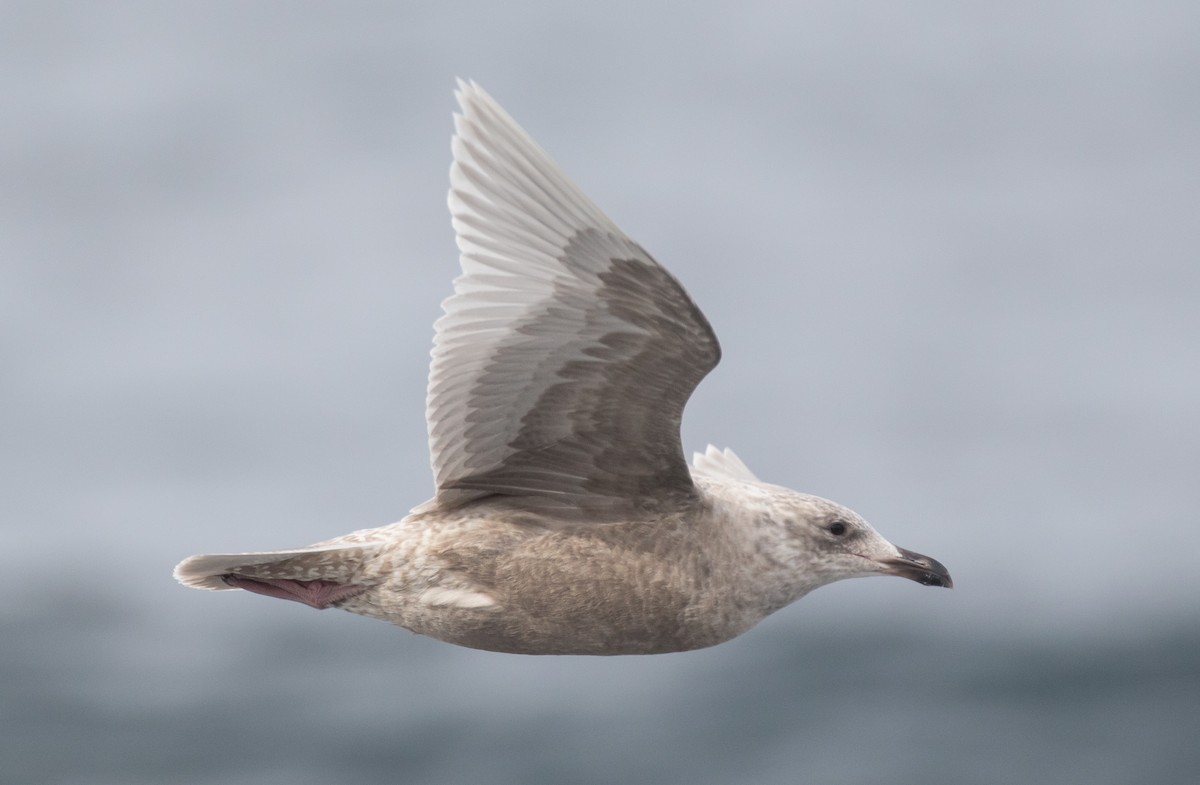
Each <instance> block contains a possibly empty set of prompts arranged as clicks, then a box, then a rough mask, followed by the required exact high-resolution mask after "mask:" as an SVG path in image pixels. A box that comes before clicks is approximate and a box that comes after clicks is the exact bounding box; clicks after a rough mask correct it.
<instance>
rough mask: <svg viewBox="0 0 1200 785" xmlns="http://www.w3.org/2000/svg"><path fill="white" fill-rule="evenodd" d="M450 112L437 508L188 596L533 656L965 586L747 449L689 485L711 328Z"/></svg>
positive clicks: (503, 131) (636, 260) (282, 557)
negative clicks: (863, 580) (692, 406)
mask: <svg viewBox="0 0 1200 785" xmlns="http://www.w3.org/2000/svg"><path fill="white" fill-rule="evenodd" d="M457 98H458V102H459V105H460V107H461V114H456V115H455V118H454V119H455V135H454V137H453V142H452V151H453V164H452V166H451V169H450V195H449V206H450V213H451V216H452V223H453V225H454V230H455V233H456V239H457V245H458V248H459V252H460V256H459V259H460V264H461V266H462V274H461V275H460V276H459V277H458V278H457V279H456V280H455V281H454V293H453V295H452V296H451V297H450V298H449V299H447V300H446V301H445V302H444V303H443V309H444V314H443V315H442V316H441V317H440V318H439V319H438V321H437V323H436V324H435V337H434V346H433V352H432V363H431V367H430V373H429V387H428V396H427V400H426V420H427V423H428V427H429V450H430V458H431V463H432V466H433V474H434V478H435V481H436V487H437V490H436V494H435V495H434V497H433V498H432V499H430V500H429V501H427V502H425V503H424V504H421V505H419V506H417V507H415V508H414V509H413V510H412V511H411V512H410V513H409V514H408V515H407V516H406V517H405V518H403V519H402V520H401V521H400V522H398V523H393V524H390V525H387V526H381V527H377V528H371V529H362V530H359V531H355V532H352V533H350V534H346V535H343V536H340V537H335V538H333V539H330V540H326V541H324V542H320V543H317V544H315V545H310V546H308V547H305V548H297V549H293V550H282V551H265V552H259V553H224V554H209V555H201V556H192V557H190V558H188V559H185V560H184V561H183V562H181V563H180V564H179V565H178V566H177V567H176V568H175V578H176V579H177V580H178V581H180V582H181V583H183V584H184V585H186V586H191V587H195V588H199V589H212V590H218V591H222V590H233V589H243V590H246V591H249V592H253V593H256V594H263V595H266V596H269V597H277V598H281V599H286V600H295V601H298V602H302V603H304V604H305V605H309V606H311V607H313V608H318V609H322V608H341V609H343V610H346V611H350V612H351V613H358V614H361V615H363V616H369V617H373V618H377V619H382V620H385V621H388V622H392V623H394V624H397V625H399V626H401V627H404V628H407V629H409V630H411V631H412V632H415V633H419V634H422V635H427V636H431V637H433V638H437V639H439V640H442V641H446V642H449V643H453V644H458V645H461V646H469V647H472V648H477V649H486V650H490V651H499V652H511V653H521V654H655V653H664V652H675V651H686V650H689V649H697V648H701V647H705V646H712V645H714V644H717V643H721V642H722V641H726V640H729V639H731V638H733V637H735V636H737V635H740V634H741V633H743V632H745V631H746V630H748V629H750V628H751V627H753V626H754V625H755V624H757V623H758V622H759V621H761V620H762V619H763V618H765V617H766V616H767V615H769V614H771V613H773V612H775V611H777V610H779V609H781V608H784V607H786V606H788V605H790V604H791V603H793V602H795V601H796V600H798V599H799V598H801V597H803V596H804V595H806V594H808V593H809V592H811V591H813V590H814V589H816V588H818V587H821V586H824V585H826V584H828V583H832V582H834V581H838V580H842V579H845V578H855V577H865V576H871V575H895V576H900V577H904V578H909V579H911V580H914V581H916V582H918V583H921V584H924V585H926V586H945V587H950V586H951V580H950V574H949V572H948V571H947V570H946V568H945V567H944V566H943V565H942V564H941V563H940V562H938V561H936V560H935V559H931V558H929V557H928V556H923V555H921V554H919V553H914V552H912V551H908V550H905V549H903V548H898V547H896V546H895V545H892V544H891V543H890V542H888V541H887V540H886V539H884V538H883V537H882V536H881V535H880V534H879V533H877V532H876V531H875V529H873V528H872V527H871V525H870V524H868V523H867V522H866V521H865V520H864V519H863V518H862V517H861V516H859V515H858V514H857V513H855V512H853V511H852V510H849V509H847V508H846V507H843V506H842V505H840V504H837V503H835V502H832V501H829V500H827V499H823V498H820V497H817V496H812V495H810V494H807V493H800V492H798V491H793V490H790V489H788V488H785V487H782V486H779V485H773V484H770V483H767V482H764V481H762V480H760V479H759V478H758V477H757V476H755V475H754V474H753V473H752V472H751V471H750V469H748V468H747V467H746V465H745V464H744V463H742V461H741V460H740V459H739V458H738V457H737V456H736V455H734V453H733V452H732V451H731V450H728V449H725V450H720V449H717V448H715V447H713V446H711V445H710V446H709V447H708V448H707V449H706V450H705V451H704V452H703V453H697V454H695V455H694V460H693V463H692V465H691V466H690V467H689V465H688V463H687V460H686V458H685V457H684V454H683V448H682V445H681V441H680V434H679V428H680V421H681V419H682V416H683V409H684V405H685V404H686V403H687V400H688V398H689V396H691V394H692V391H693V390H694V389H695V388H696V385H697V384H699V383H700V380H701V379H702V378H704V376H705V375H707V374H708V372H709V371H711V370H712V369H713V368H714V367H715V366H716V365H717V362H718V360H719V359H720V354H721V351H720V347H719V345H718V343H717V337H716V335H715V334H714V333H713V330H712V327H711V326H710V325H709V323H708V320H707V319H706V318H705V317H704V314H703V313H701V312H700V309H699V308H697V307H696V305H695V303H693V302H692V300H691V298H690V297H689V296H688V294H687V293H686V292H685V291H684V289H683V287H682V286H681V285H680V283H679V282H678V281H677V280H676V279H675V278H674V277H673V276H672V275H671V274H670V273H669V272H667V270H666V269H664V268H663V267H662V266H660V265H659V264H658V263H657V262H656V261H655V260H654V259H653V258H652V257H651V256H650V254H649V253H647V252H646V251H645V249H643V248H642V247H641V246H640V245H638V244H637V243H636V242H634V241H633V240H631V239H630V238H629V237H628V236H626V235H625V233H624V232H622V231H621V230H620V229H618V228H617V226H616V225H615V224H614V223H613V222H612V221H611V220H610V219H609V218H608V217H607V216H606V215H605V214H604V213H603V212H601V211H600V209H599V208H598V207H597V206H596V205H595V204H593V203H592V201H591V200H590V199H589V198H588V197H587V196H585V195H584V194H583V192H582V191H581V190H579V188H578V187H576V186H575V185H574V184H573V183H572V182H571V181H570V180H569V179H568V178H567V176H566V175H565V174H564V173H563V172H562V170H561V169H560V168H559V167H558V166H557V165H556V164H555V163H554V162H553V161H552V160H551V159H550V157H549V156H548V155H547V154H546V153H545V152H544V151H543V150H542V148H541V147H539V146H538V144H537V143H536V142H534V141H533V139H532V138H531V137H530V136H529V135H528V134H527V133H526V132H525V131H524V130H523V129H522V128H521V127H520V126H518V125H517V123H516V122H515V121H514V120H513V119H512V118H511V117H510V116H509V115H508V114H507V113H506V112H505V111H504V110H503V109H502V108H501V107H500V105H499V104H498V103H496V101H495V100H494V99H492V98H491V96H489V95H488V94H487V93H486V92H484V91H483V89H481V88H480V87H479V86H478V85H477V84H475V83H474V82H469V81H468V82H464V81H461V80H460V81H459V83H458V91H457Z"/></svg>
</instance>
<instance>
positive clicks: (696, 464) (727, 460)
mask: <svg viewBox="0 0 1200 785" xmlns="http://www.w3.org/2000/svg"><path fill="white" fill-rule="evenodd" d="M692 471H693V472H697V473H700V474H707V475H709V476H714V477H725V478H728V479H731V480H739V481H741V482H762V480H760V479H758V478H757V477H755V476H754V472H752V471H750V468H749V467H748V466H746V464H744V463H742V459H741V458H739V457H737V455H735V454H734V452H733V450H731V449H729V448H728V447H726V448H725V449H724V450H721V449H718V448H717V447H714V446H713V445H711V444H710V445H708V448H707V449H706V450H705V451H704V452H694V453H692Z"/></svg>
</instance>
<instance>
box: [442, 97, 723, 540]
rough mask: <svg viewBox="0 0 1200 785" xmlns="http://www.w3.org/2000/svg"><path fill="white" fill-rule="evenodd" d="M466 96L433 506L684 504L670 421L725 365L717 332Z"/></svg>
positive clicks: (679, 453)
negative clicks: (492, 502)
mask: <svg viewBox="0 0 1200 785" xmlns="http://www.w3.org/2000/svg"><path fill="white" fill-rule="evenodd" d="M458 100H459V104H460V105H461V106H462V115H461V116H456V117H455V127H456V131H457V133H456V135H455V137H454V142H453V150H454V164H453V166H452V167H451V169H450V198H449V203H450V212H451V214H452V216H453V223H454V229H455V232H456V233H457V239H458V248H459V251H460V252H461V254H460V261H461V264H462V268H463V273H462V275H461V276H459V278H458V279H456V280H455V282H454V295H453V296H452V297H450V298H449V299H448V300H446V302H445V303H444V304H443V308H444V309H445V314H444V315H443V316H442V317H441V318H440V319H439V320H438V322H437V324H436V335H435V337H434V347H433V363H432V366H431V369H430V374H429V394H428V399H427V403H426V417H427V420H428V424H429V442H430V451H431V457H432V463H433V471H434V477H435V479H436V481H437V498H436V502H437V504H438V506H440V507H443V508H446V507H453V506H459V505H462V504H465V503H468V502H470V501H472V500H475V499H479V498H483V497H495V496H511V497H520V504H521V505H522V506H523V507H526V508H534V507H536V508H539V509H546V508H551V509H556V510H559V511H561V512H562V514H563V515H569V514H570V511H576V512H578V513H581V514H586V515H589V516H591V517H595V518H597V519H604V518H605V517H607V516H606V514H608V515H611V516H613V517H619V516H622V515H625V514H628V513H630V512H633V511H638V510H640V511H648V510H650V509H662V508H664V507H667V506H677V505H680V504H684V503H686V502H687V501H688V500H689V499H690V498H691V497H692V495H693V494H694V486H693V484H692V480H691V477H690V475H689V472H688V466H687V462H686V460H685V459H684V456H683V450H682V447H681V446H680V441H679V423H680V419H681V418H682V415H683V407H684V404H685V403H686V402H687V399H688V397H689V396H690V395H691V394H692V390H694V389H695V388H696V385H697V384H698V383H699V382H700V380H701V379H702V378H704V376H705V374H707V373H708V372H709V371H710V370H712V368H713V367H714V366H715V365H716V364H717V361H718V360H719V359H720V347H719V345H718V344H717V338H716V336H715V335H714V334H713V331H712V328H711V327H710V326H709V324H708V321H707V320H706V319H705V318H704V315H703V314H702V313H701V312H700V310H699V309H698V308H697V307H696V306H695V305H694V304H693V303H692V301H691V299H690V298H689V297H688V295H687V293H686V292H684V290H683V287H681V286H680V285H679V282H678V281H676V280H675V279H674V277H672V276H671V274H670V273H668V272H667V271H666V270H664V269H663V268H662V267H660V266H659V265H658V264H657V263H656V262H655V261H654V260H653V259H652V258H651V257H650V255H649V254H648V253H646V252H645V251H644V250H643V249H642V248H641V247H640V246H639V245H638V244H637V243H635V242H633V241H632V240H630V239H629V238H628V237H626V236H625V234H624V233H623V232H621V230H620V229H618V228H617V227H616V225H615V224H613V222H612V221H611V220H609V218H608V217H607V216H605V215H604V213H602V212H600V210H599V208H597V207H596V206H595V205H594V204H593V203H592V202H591V200H589V199H588V198H587V197H586V196H584V194H583V192H582V191H580V190H579V189H578V188H577V187H576V186H575V185H574V184H573V183H571V182H570V181H569V180H568V179H567V178H566V176H565V175H564V174H563V173H562V172H561V171H560V170H559V168H558V167H557V166H556V165H555V164H554V162H553V161H551V160H550V158H549V156H547V155H546V153H545V152H544V151H543V150H542V149H541V148H540V147H538V145H537V144H536V143H535V142H534V141H533V140H532V139H531V138H530V137H529V136H528V135H527V134H526V133H525V132H524V131H523V130H522V129H521V128H520V127H519V126H518V125H517V124H516V122H514V121H513V119H512V118H511V117H509V116H508V114H507V113H505V111H504V110H503V109H501V108H500V106H499V105H498V104H497V103H496V102H495V101H494V100H493V99H492V98H491V97H490V96H489V95H487V93H485V92H484V91H483V90H482V89H480V88H479V87H478V86H477V85H475V84H474V83H472V82H466V83H464V82H460V83H459V91H458Z"/></svg>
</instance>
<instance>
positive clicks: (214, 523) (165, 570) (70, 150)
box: [0, 0, 1200, 785]
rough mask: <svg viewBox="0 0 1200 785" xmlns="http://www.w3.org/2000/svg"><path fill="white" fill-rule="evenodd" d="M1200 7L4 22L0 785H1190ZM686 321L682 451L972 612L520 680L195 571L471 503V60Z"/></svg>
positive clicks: (395, 633)
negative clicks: (899, 558) (452, 342)
mask: <svg viewBox="0 0 1200 785" xmlns="http://www.w3.org/2000/svg"><path fill="white" fill-rule="evenodd" d="M1198 41H1200V5H1197V4H1196V3H1194V2H1174V3H1173V2H1160V1H1159V0H1149V1H1143V2H1127V3H1120V2H1083V1H1082V0H1080V1H1078V2H1024V1H1023V0H1018V1H1016V2H1006V3H949V2H910V3H891V2H885V1H884V0H874V2H840V1H839V2H807V3H761V4H760V3H746V4H738V5H734V4H717V3H712V2H708V3H691V4H670V5H669V4H664V3H650V2H636V3H635V2H606V3H595V4H588V5H587V6H585V5H583V4H570V5H568V4H552V3H539V2H532V1H525V2H509V3H482V2H455V3H443V4H433V3H429V4H416V3H361V2H343V3H336V4H335V3H318V2H307V3H301V2H295V3H268V2H260V3H245V2H209V3H190V4H167V3H148V2H147V3H104V4H100V3H96V4H59V3H44V2H38V3H35V2H27V3H20V2H4V3H3V4H0V107H2V115H0V116H2V119H3V124H2V128H0V361H2V370H0V476H2V478H3V480H2V483H3V485H2V489H3V492H2V494H0V527H3V531H2V533H3V541H4V548H3V550H2V552H0V563H2V564H3V570H2V577H0V586H3V588H4V602H3V603H2V604H0V780H3V781H4V782H6V783H7V782H12V783H88V784H91V783H105V784H107V783H112V784H113V785H118V784H119V785H141V784H142V783H146V784H149V783H187V784H188V785H201V784H208V783H239V782H255V783H266V784H273V783H280V784H282V783H289V784H291V785H308V784H310V783H311V784H312V785H316V783H325V782H331V781H332V782H345V783H467V782H470V783H496V784H497V785H508V784H510V783H511V784H512V785H531V784H534V783H581V784H582V783H609V782H638V783H643V782H644V783H696V784H699V785H706V784H708V783H712V784H713V785H724V784H728V783H764V784H772V785H773V784H775V783H779V784H781V785H782V784H783V783H796V782H804V783H873V782H881V781H886V782H889V783H920V782H929V781H940V782H954V783H968V784H970V783H980V784H985V783H988V784H990V783H1009V782H1029V781H1032V782H1056V783H1087V784H1088V785H1097V784H1105V783H1112V784H1113V785H1117V784H1118V783H1131V782H1138V783H1179V784H1180V785H1183V784H1185V783H1188V784H1190V783H1194V782H1196V781H1197V779H1198V778H1200V751H1197V747H1196V743H1195V741H1196V738H1197V736H1198V735H1200V708H1198V706H1200V654H1198V652H1200V572H1198V570H1197V568H1196V560H1197V554H1198V552H1200V527H1198V526H1197V521H1196V509H1197V507H1198V506H1200V498H1198V497H1200V481H1198V477H1200V407H1198V405H1197V402H1198V401H1200V357H1198V354H1200V352H1198V349H1197V347H1198V345H1200V259H1198V257H1197V247H1198V246H1200V220H1198V216H1197V213H1198V212H1200V210H1198V207H1200V45H1198V43H1197V42H1198ZM455 76H464V77H470V78H474V79H477V80H479V81H480V82H481V84H483V85H484V86H485V87H486V88H487V89H488V90H489V91H490V92H491V93H492V94H493V95H495V96H496V97H497V98H498V99H499V100H500V101H501V102H502V103H503V104H504V106H505V107H506V108H507V109H508V110H509V111H510V112H511V113H512V114H513V115H514V116H515V117H516V118H517V119H518V120H519V121H520V122H521V123H522V124H523V125H525V127H526V128H527V129H528V130H529V131H530V132H531V133H532V134H533V135H534V136H535V137H536V138H537V139H538V140H539V141H540V142H541V143H542V144H543V145H544V146H545V147H546V148H547V149H548V150H549V151H550V152H551V154H552V155H554V156H555V157H556V158H557V160H558V161H559V162H560V163H561V164H562V165H563V166H564V167H565V168H566V170H567V171H568V172H569V173H571V175H572V176H573V177H574V178H575V179H576V180H577V182H578V183H579V184H580V185H581V186H582V187H583V188H584V189H585V190H586V191H587V192H588V193H589V194H590V195H591V196H592V197H593V198H594V199H595V200H596V201H597V202H598V203H599V204H600V205H601V207H602V208H604V209H605V210H606V212H608V213H609V214H610V215H611V216H612V217H613V218H614V220H616V222H617V223H618V224H619V225H621V226H622V227H623V228H624V229H625V230H626V231H627V232H628V233H629V234H630V235H631V236H633V237H634V238H636V239H637V240H638V241H639V242H640V243H641V244H642V245H644V246H645V247H646V248H648V249H649V250H650V251H651V252H652V253H653V254H655V256H656V257H657V258H658V259H659V260H660V261H661V262H663V263H664V264H665V265H666V266H667V267H668V268H670V269H671V270H672V271H673V272H674V273H675V274H676V275H677V276H678V277H679V278H680V279H681V280H682V281H683V282H684V284H685V285H686V286H687V287H688V289H689V290H690V292H691V293H692V295H693V297H694V298H695V300H696V301H697V302H698V303H699V304H700V306H701V307H702V308H703V309H704V310H705V312H706V313H707V315H708V316H709V318H710V320H711V321H712V323H713V325H714V326H715V328H716V330H717V332H718V334H719V335H720V336H721V339H722V343H723V346H724V349H725V359H724V361H723V362H722V364H721V366H720V367H719V368H718V369H717V370H716V371H715V372H714V373H713V374H712V375H711V376H710V377H709V378H708V379H707V380H706V381H705V382H704V383H703V384H702V385H701V387H700V389H699V391H698V392H697V394H696V396H695V397H694V398H693V399H692V403H691V405H690V406H689V409H688V412H687V418H686V422H685V425H684V442H685V444H684V446H685V449H686V450H688V451H689V452H690V451H692V450H700V449H703V448H704V446H705V445H706V444H707V443H708V442H713V443H714V444H717V445H718V446H722V447H724V446H729V447H732V448H734V449H735V450H736V451H737V452H738V453H739V455H741V457H742V458H743V459H744V460H745V461H746V463H747V464H748V465H749V466H750V467H751V468H752V469H753V470H754V471H755V472H756V473H758V474H759V475H760V476H761V477H763V478H764V479H767V480H769V481H773V482H778V483H781V484H786V485H790V486H793V487H796V488H799V489H803V490H807V491H810V492H813V493H817V494H820V495H823V496H828V497H831V498H834V499H837V500H839V501H841V502H844V503H846V504H848V505H850V506H852V507H854V508H855V509H857V510H858V511H860V512H861V513H863V514H864V515H865V516H866V517H867V518H868V519H869V520H871V521H872V522H873V523H874V524H875V525H876V527H877V528H878V529H879V530H880V531H881V532H882V533H883V534H884V535H885V536H887V537H889V538H890V539H892V540H893V541H894V542H897V543H898V544H900V545H903V546H905V547H909V548H912V549H915V550H919V551H922V552H925V553H929V554H931V555H933V556H936V557H937V558H939V559H941V560H942V561H944V562H945V563H946V564H947V565H948V566H949V567H950V569H951V571H952V572H953V574H954V577H955V581H956V584H957V588H956V589H955V590H954V591H952V592H946V591H932V590H928V589H922V588H921V587H919V586H917V585H916V584H913V583H909V582H903V581H897V580H869V581H851V582H846V583H842V584H836V585H834V586H831V587H828V588H825V589H822V590H820V591H818V592H817V593H815V594H814V595H812V596H810V597H809V598H807V599H806V600H804V601H803V602H801V603H800V604H798V605H796V606H793V607H791V608H789V609H787V610H785V611H783V612H780V613H779V614H777V615H776V616H774V617H772V618H770V619H768V620H767V621H766V622H764V623H763V624H762V625H760V626H759V627H758V628H757V629H755V630H753V631H751V632H750V633H748V634H747V635H745V636H743V637H742V638H739V639H738V640H735V641H733V642H730V643H727V644H724V645H722V646H719V647H716V648H714V649H711V650H706V651H700V652H694V653H689V654H681V655H662V656H656V657H646V658H628V657H626V658H614V659H604V658H590V659H589V658H536V657H533V658H522V657H516V656H508V655H499V654H490V653H484V652H475V651H470V650H465V649H458V648H455V647H451V646H448V645H445V644H441V643H438V642H435V641H431V640H428V639H424V638H419V637H416V636H414V635H411V634H409V633H408V632H406V631H403V630H400V629H397V628H391V627H388V626H387V625H384V624H380V623H379V622H375V621H369V620H366V619H363V618H359V617H355V616H351V615H349V614H342V613H337V612H328V613H322V614H317V613H315V612H314V611H312V610H311V609H308V608H305V607H302V606H300V605H297V604H292V603H281V602H277V601H273V600H267V599H265V598H262V597H257V596H252V595H248V594H243V593H225V594H219V595H217V594H208V593H201V592H196V591H189V590H186V589H184V588H182V587H179V586H177V585H176V584H175V583H174V582H173V581H172V580H171V577H170V573H171V568H172V567H173V565H174V564H175V563H176V562H177V561H178V560H179V559H181V558H182V557H184V556H186V555H189V554H191V553H196V552H204V551H221V550H259V549H269V548H282V547H289V546H299V545H304V544H307V543H309V542H312V541H316V540H319V539H324V538H326V537H329V536H332V535H336V534H340V533H343V532H346V531H349V530H351V529H354V528H361V527H365V526H374V525H381V524H384V523H389V522H391V521H394V520H397V519H399V518H400V517H402V516H403V515H404V513H405V512H406V511H407V510H408V509H409V508H410V507H411V506H413V505H415V504H417V503H419V502H421V501H423V500H425V499H426V498H427V497H428V496H429V495H430V493H431V490H432V480H431V477H430V471H429V466H428V456H427V453H426V446H425V424H424V419H423V398H424V387H425V372H426V363H427V358H428V351H429V347H430V339H431V336H432V328H431V325H432V322H433V320H434V319H435V318H436V317H437V315H438V314H439V308H438V304H439V302H440V301H441V300H442V299H443V298H444V297H446V296H447V295H449V293H450V280H451V279H452V278H453V277H454V275H455V274H456V271H457V256H456V251H455V249H454V243H453V233H452V231H451V228H450V222H449V218H448V215H447V212H446V208H445V192H446V188H447V170H448V166H449V161H450V153H449V138H450V134H451V130H452V124H451V117H450V115H451V111H452V110H453V108H454V101H453V95H452V92H453V87H454V77H455Z"/></svg>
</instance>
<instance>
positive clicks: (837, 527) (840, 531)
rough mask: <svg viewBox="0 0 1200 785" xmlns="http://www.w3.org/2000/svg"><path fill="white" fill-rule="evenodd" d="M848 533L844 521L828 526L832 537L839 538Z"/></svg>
mask: <svg viewBox="0 0 1200 785" xmlns="http://www.w3.org/2000/svg"><path fill="white" fill-rule="evenodd" d="M847 531H848V527H847V526H846V522H845V521H834V522H833V523H831V524H829V533H830V534H832V535H833V536H834V537H841V536H842V535H844V534H845V533H846V532H847Z"/></svg>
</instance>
